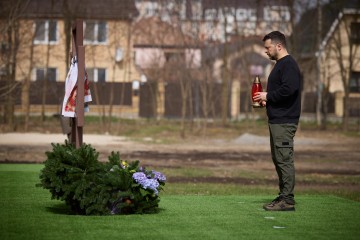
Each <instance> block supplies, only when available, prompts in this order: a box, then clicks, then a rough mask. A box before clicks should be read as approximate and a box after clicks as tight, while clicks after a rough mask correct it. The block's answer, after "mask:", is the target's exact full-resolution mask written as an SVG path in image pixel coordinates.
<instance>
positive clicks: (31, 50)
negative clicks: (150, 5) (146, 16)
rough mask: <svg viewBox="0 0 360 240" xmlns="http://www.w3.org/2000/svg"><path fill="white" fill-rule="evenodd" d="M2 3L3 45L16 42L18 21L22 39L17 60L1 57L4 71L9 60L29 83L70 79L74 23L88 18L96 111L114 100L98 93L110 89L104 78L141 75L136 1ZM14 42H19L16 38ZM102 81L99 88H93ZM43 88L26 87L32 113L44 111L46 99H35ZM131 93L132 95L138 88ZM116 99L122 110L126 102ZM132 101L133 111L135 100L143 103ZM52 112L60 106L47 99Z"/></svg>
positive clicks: (130, 78) (116, 93) (87, 42)
mask: <svg viewBox="0 0 360 240" xmlns="http://www.w3.org/2000/svg"><path fill="white" fill-rule="evenodd" d="M0 9H1V10H0V16H1V26H2V28H1V29H3V32H2V36H1V39H0V40H1V43H2V45H3V46H4V45H6V46H7V45H9V44H10V43H8V42H7V41H8V39H7V33H6V30H5V29H6V28H7V26H9V25H10V24H15V23H16V24H17V26H18V28H17V30H15V31H16V32H15V31H14V32H15V34H18V37H17V38H18V44H17V45H16V52H15V53H14V51H12V52H13V53H14V54H13V55H14V56H15V58H14V60H12V59H11V57H10V56H9V57H8V58H7V57H6V56H5V57H3V58H2V59H1V62H0V68H1V69H2V71H1V72H2V73H4V72H7V71H8V70H6V68H9V66H10V64H9V63H10V62H12V63H13V62H14V63H15V64H14V66H15V71H14V73H15V80H16V81H18V82H21V83H22V85H23V86H24V85H26V84H29V83H30V84H29V85H31V84H32V83H34V82H37V81H42V82H47V83H49V82H50V83H49V84H50V85H51V84H52V83H53V82H64V80H65V78H66V75H67V72H68V69H69V61H70V57H69V52H70V49H71V25H72V23H73V22H74V21H75V19H82V20H83V27H84V41H83V45H84V46H85V65H86V71H87V73H88V76H89V80H90V81H92V82H93V83H94V84H93V86H91V88H92V95H93V102H94V103H95V104H96V105H94V106H92V111H93V112H97V110H96V108H102V107H104V106H105V105H106V106H107V107H108V105H109V104H110V105H111V103H110V102H109V101H111V100H106V101H105V102H104V103H102V102H101V101H100V100H99V99H100V98H99V96H96V95H97V94H98V92H99V91H101V90H104V89H101V83H104V82H107V83H109V82H111V83H119V82H123V83H125V82H127V83H131V82H132V81H133V80H134V79H135V80H137V79H139V76H138V73H137V71H136V68H135V65H134V61H133V50H132V37H131V25H132V21H133V18H134V17H136V16H137V14H138V12H137V10H136V8H135V5H134V2H133V1H130V0H129V1H120V2H119V1H115V0H102V1H93V0H79V1H67V0H60V1H47V0H32V1H8V0H4V1H1V3H0ZM13 34H14V33H13ZM12 44H13V46H14V44H16V41H13V43H12ZM3 78H5V77H3ZM43 80H47V81H43ZM40 85H42V84H40ZM40 85H39V84H37V86H40ZM115 86H118V85H115ZM130 86H131V84H130ZM96 87H97V88H98V89H93V88H96ZM43 89H44V88H43V87H41V89H34V88H32V92H31V93H30V94H29V93H26V91H27V89H26V88H25V89H24V87H23V89H22V97H21V100H22V101H21V104H22V105H23V104H24V103H26V98H27V97H30V104H31V108H30V112H31V113H36V112H38V111H40V106H39V105H40V104H36V103H35V104H34V103H32V101H35V100H33V99H32V97H34V98H37V97H38V96H40V95H42V91H43ZM45 89H46V88H45ZM49 89H50V88H48V89H47V90H48V91H49ZM128 90H129V88H127V91H128ZM34 91H35V92H34ZM121 91H122V90H121ZM130 91H132V90H131V88H130ZM47 94H49V93H47ZM54 94H56V93H54ZM108 94H113V95H114V98H115V99H116V97H118V98H120V97H119V96H120V95H121V94H122V93H121V92H120V90H119V91H118V89H107V90H106V91H105V92H103V93H102V95H105V96H106V95H108ZM128 95H129V96H130V97H131V96H132V93H128ZM24 100H25V101H24ZM35 102H36V101H35ZM37 102H39V101H37ZM115 102H116V101H115ZM59 103H60V102H59ZM45 104H47V103H46V102H45ZM42 105H43V104H42ZM115 105H116V106H115V107H114V108H113V111H114V112H116V111H120V106H121V105H124V104H115ZM126 105H127V107H126V108H128V109H127V110H126V111H130V112H133V111H134V110H133V109H131V108H132V106H133V105H134V106H137V104H136V103H134V102H133V100H132V99H130V100H127V104H126ZM21 109H24V106H22V108H20V106H19V108H18V110H21ZM46 112H47V113H57V112H59V106H56V105H55V106H54V105H50V104H47V106H46Z"/></svg>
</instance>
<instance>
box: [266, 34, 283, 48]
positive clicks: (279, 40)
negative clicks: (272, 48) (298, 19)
mask: <svg viewBox="0 0 360 240" xmlns="http://www.w3.org/2000/svg"><path fill="white" fill-rule="evenodd" d="M268 39H271V42H275V43H281V45H283V46H284V47H285V48H286V39H285V35H284V34H282V33H281V32H279V31H273V32H271V33H269V34H266V35H265V37H264V38H263V41H264V42H265V41H266V40H268Z"/></svg>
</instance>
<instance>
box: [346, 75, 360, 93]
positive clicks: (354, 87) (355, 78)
mask: <svg viewBox="0 0 360 240" xmlns="http://www.w3.org/2000/svg"><path fill="white" fill-rule="evenodd" d="M349 88H350V92H353V93H360V72H351V76H350V83H349Z"/></svg>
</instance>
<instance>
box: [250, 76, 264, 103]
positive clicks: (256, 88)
mask: <svg viewBox="0 0 360 240" xmlns="http://www.w3.org/2000/svg"><path fill="white" fill-rule="evenodd" d="M262 91H263V89H262V85H261V82H260V78H259V76H256V77H255V79H254V82H253V85H252V89H251V99H254V96H255V93H257V92H262ZM260 102H261V101H254V100H253V103H252V106H253V108H260V107H262V106H261V103H260Z"/></svg>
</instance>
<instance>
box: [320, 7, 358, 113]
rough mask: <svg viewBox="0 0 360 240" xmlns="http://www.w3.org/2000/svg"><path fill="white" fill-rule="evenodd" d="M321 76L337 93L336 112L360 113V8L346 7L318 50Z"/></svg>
mask: <svg viewBox="0 0 360 240" xmlns="http://www.w3.org/2000/svg"><path fill="white" fill-rule="evenodd" d="M317 56H318V64H319V68H320V74H319V76H320V79H321V82H322V84H323V86H324V88H326V89H328V91H329V92H330V93H334V94H335V114H336V115H337V116H344V114H345V111H344V109H345V108H344V107H345V101H346V99H348V102H347V103H346V106H347V109H348V116H350V117H356V116H360V10H358V9H344V10H343V11H342V12H340V14H339V16H338V18H337V19H336V20H335V21H334V22H333V24H332V26H331V28H330V30H329V32H328V33H327V35H326V37H325V39H324V40H323V41H322V43H321V46H320V50H319V51H318V53H317Z"/></svg>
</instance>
